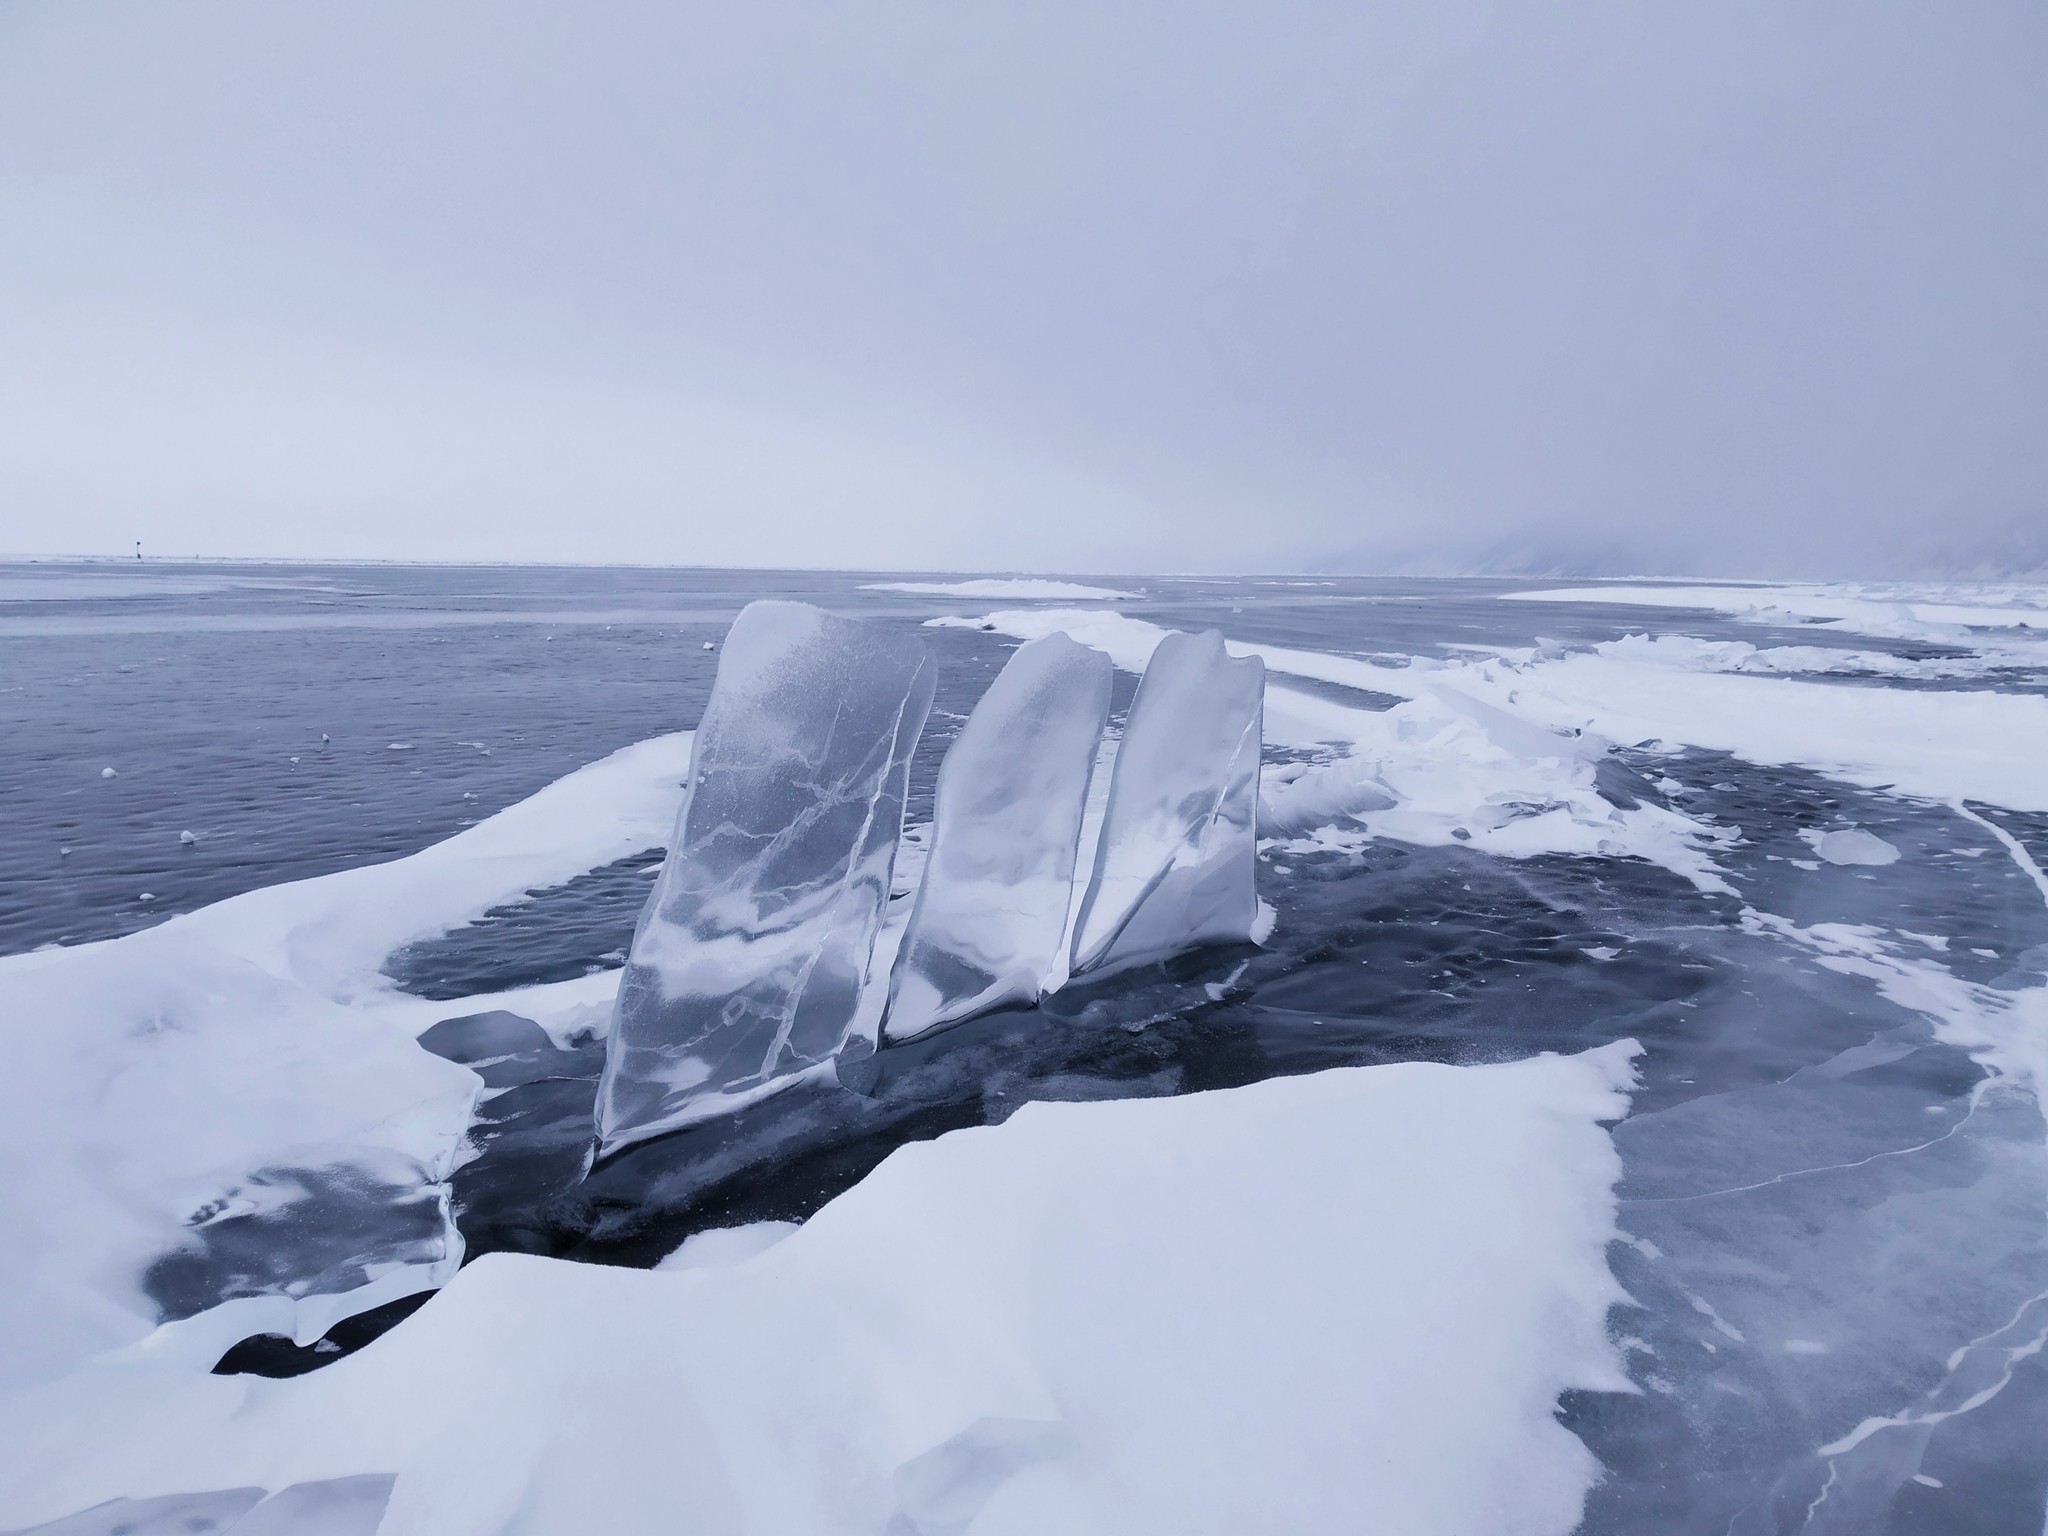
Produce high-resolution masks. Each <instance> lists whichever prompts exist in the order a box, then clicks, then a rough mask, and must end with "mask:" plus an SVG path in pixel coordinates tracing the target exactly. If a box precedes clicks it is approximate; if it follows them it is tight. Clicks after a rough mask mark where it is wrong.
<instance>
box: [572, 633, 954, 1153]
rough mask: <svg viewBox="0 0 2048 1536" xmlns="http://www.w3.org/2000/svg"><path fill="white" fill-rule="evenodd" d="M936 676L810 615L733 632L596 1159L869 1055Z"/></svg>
mask: <svg viewBox="0 0 2048 1536" xmlns="http://www.w3.org/2000/svg"><path fill="white" fill-rule="evenodd" d="M933 679H934V667H933V663H932V659H931V656H930V653H929V652H928V651H927V650H926V648H925V646H924V645H923V643H922V642H920V641H918V640H916V639H913V638H910V637H908V636H903V635H897V634H892V633H890V632H889V631H887V630H884V629H879V628H876V627H874V626H871V625H867V624H862V623H858V622H856V621H854V620H852V619H842V618H837V617H835V616H833V615H831V614H828V613H825V612H824V611H822V610H821V609H817V608H813V607H811V606H809V605H808V604H804V603H791V602H759V603H752V604H750V605H748V607H747V608H746V609H745V610H744V611H742V612H741V614H740V616H739V618H737V619H736V620H734V621H733V626H732V630H731V632H730V633H729V634H728V635H727V636H726V642H725V645H724V647H723V648H722V650H721V651H720V655H719V663H718V677H717V681H716V682H715V683H714V684H713V686H712V690H711V700H710V703H709V704H707V705H706V706H705V710H704V719H703V722H702V723H701V724H700V725H699V726H698V728H697V736H696V742H695V744H694V746H693V747H692V749H691V759H690V791H689V794H688V795H687V796H686V797H685V799H684V802H683V809H682V814H681V817H680V819H679V821H678V823H677V827H676V833H675V836H674V838H673V839H671V841H670V845H669V852H668V858H667V861H666V862H665V863H664V864H663V865H662V870H661V876H660V878H659V879H658V880H657V881H656V882H655V886H654V891H653V893H652V895H651V896H650V897H649V899H648V903H647V908H646V910H645V911H644V912H642V914H641V916H640V925H639V928H638V930H637V931H636V932H635V933H634V936H633V947H632V949H631V951H630V953H629V956H628V959H627V962H626V969H625V974H624V977H623V978H622V980H621V982H620V986H619V997H618V1003H617V1006H616V1009H615V1011H614V1015H613V1023H612V1030H611V1036H610V1040H609V1043H608V1045H607V1048H606V1054H605V1069H604V1077H603V1079H602V1081H601V1083H600V1084H599V1088H598V1099H597V1128H598V1140H599V1148H600V1151H601V1152H611V1151H614V1150H616V1149H617V1148H619V1147H622V1146H625V1145H627V1144H629V1143H631V1142H634V1141H639V1140H643V1139H645V1138H647V1137H649V1136H653V1135H657V1134H659V1133H660V1132H662V1131H665V1130H670V1129H672V1128H674V1127H677V1126H680V1125H684V1124H687V1123H688V1122H690V1121H693V1120H697V1119H700V1118H703V1117H704V1116H706V1115H708V1114H713V1113H716V1112H717V1111H718V1110H719V1109H721V1108H724V1107H728V1106H729V1105H731V1104H732V1103H734V1102H738V1101H744V1100H745V1099H746V1098H748V1097H752V1096H754V1095H755V1094H756V1093H758V1092H759V1091H760V1090H763V1089H765V1088H768V1087H770V1086H772V1085H775V1084H777V1083H778V1082H779V1081H781V1080H784V1079H787V1078H789V1077H791V1076H793V1075H794V1074H796V1073H799V1072H801V1071H803V1070H805V1069H807V1068H809V1067H813V1066H816V1065H818V1064H820V1063H824V1062H827V1061H830V1060H832V1059H833V1057H834V1056H835V1055H838V1054H839V1053H840V1052H841V1050H842V1048H845V1050H846V1051H848V1052H849V1053H851V1054H864V1053H865V1051H866V1050H869V1049H872V1045H873V1042H872V1041H868V1040H858V1039H854V1038H851V1035H852V1028H851V1027H852V1024H853V1020H854V1016H855V1013H856V1010H857V1007H858V1004H859V1001H860V992H861V986H862V983H863V982H864V981H865V980H866V976H867V968H868V960H869V954H870V952H871V950H872V949H873V946H874V941H875V932H876V929H877V928H878V927H879V926H880V924H881V919H882V909H883V904H884V903H885V902H886V901H887V900H888V895H889V878H890V873H891V870H892V868H893V866H894V863H895V857H896V840H897V838H898V836H899V835H900V834H901V832H902V828H903V797H904V790H905V786H906V782H907V779H908V775H909V766H910V754H911V751H912V749H913V748H915V747H916V745H917V738H918V735H919V733H920V732H922V731H923V729H924V721H925V714H926V712H927V711H928V710H929V709H930V708H931V701H932V684H933Z"/></svg>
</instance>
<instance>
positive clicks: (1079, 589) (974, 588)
mask: <svg viewBox="0 0 2048 1536" xmlns="http://www.w3.org/2000/svg"><path fill="white" fill-rule="evenodd" d="M861 590H862V591H863V592H917V593H922V594H925V595H927V596H931V597H1023V598H1049V599H1054V600H1061V599H1064V600H1072V599H1074V598H1090V597H1143V596H1144V595H1145V594H1144V593H1142V592H1120V591H1118V590H1117V589H1116V588H1114V587H1091V586H1088V585H1086V584H1084V583H1082V582H1078V581H1046V580H1044V579H1042V578H1039V577H1035V576H1031V577H991V576H982V577H977V578H976V579H975V580H973V581H871V582H868V583H866V584H865V585H863V586H862V587H861Z"/></svg>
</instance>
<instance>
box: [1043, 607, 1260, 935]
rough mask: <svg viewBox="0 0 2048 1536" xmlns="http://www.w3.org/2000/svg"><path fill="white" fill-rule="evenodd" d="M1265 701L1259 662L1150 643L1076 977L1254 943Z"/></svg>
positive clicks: (1186, 644)
mask: <svg viewBox="0 0 2048 1536" xmlns="http://www.w3.org/2000/svg"><path fill="white" fill-rule="evenodd" d="M1265 693H1266V669H1265V664H1264V663H1263V662H1261V661H1260V660H1259V658H1258V657H1256V656H1246V657H1243V658H1240V659H1233V658H1232V657H1231V656H1230V654H1229V653H1228V652H1227V651H1225V650H1224V648H1223V636H1222V635H1221V634H1219V633H1218V632H1217V631H1215V630H1213V629H1212V630H1207V631H1205V632H1203V633H1202V634H1199V635H1186V634H1180V633H1174V634H1170V635H1168V636H1167V637H1166V638H1165V639H1164V640H1162V641H1160V642H1159V648H1158V649H1157V650H1156V651H1154V652H1153V653H1152V660H1151V663H1150V664H1149V665H1148V666H1147V667H1146V668H1145V676H1144V679H1143V680H1142V681H1141V682H1140V683H1139V684H1138V694H1137V697H1136V698H1135V699H1133V700H1132V702H1131V712H1130V717H1129V719H1128V721H1127V722H1126V724H1125V727H1124V738H1123V744H1122V746H1121V747H1120V748H1119V749H1118V751H1117V757H1116V772H1115V775H1114V776H1113V777H1112V778H1111V779H1110V787H1109V806H1108V809H1107V811H1106V812H1105V813H1104V816H1103V823H1102V835H1101V837H1100V838H1099V839H1098V841H1097V843H1096V847H1095V869H1094V873H1093V876H1092V878H1091V880H1090V882H1089V887H1088V893H1087V895H1086V897H1085V898H1084V899H1083V901H1082V904H1081V913H1080V917H1079V920H1078V921H1077V922H1076V924H1075V932H1074V948H1073V970H1074V972H1075V974H1077V975H1078V974H1079V973H1081V972H1083V971H1096V972H1108V971H1116V970H1122V969H1124V968H1125V967H1127V966H1133V965H1144V964H1146V963H1148V962H1150V961H1153V960H1161V959H1164V958H1166V957H1167V956H1168V955H1172V954H1176V953H1178V952H1179V951H1181V950H1184V949H1193V948H1195V947H1197V946H1199V945H1203V944H1228V943H1233V942H1240V941H1243V940H1246V939H1249V938H1250V937H1251V932H1252V923H1253V920H1254V919H1255V918H1256V916H1257V914H1258V893H1257V890H1256V889H1255V870H1256V861H1257V854H1258V800H1259V788H1258V785H1259V732H1260V726H1261V723H1262V719H1263V715H1264V705H1265Z"/></svg>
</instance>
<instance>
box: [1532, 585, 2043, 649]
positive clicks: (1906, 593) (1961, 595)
mask: <svg viewBox="0 0 2048 1536" xmlns="http://www.w3.org/2000/svg"><path fill="white" fill-rule="evenodd" d="M1501 596H1502V597H1503V598H1505V599H1508V600H1510V601H1514V602H1525V603H1618V604H1621V605H1623V606H1625V607H1635V608H1705V609H1710V610H1712V611H1714V612H1717V613H1726V614H1731V615H1733V616H1735V617H1737V618H1742V619H1748V620H1750V621H1751V622H1754V623H1759V624H1788V623H1790V624H1797V623H1810V622H1816V621H1818V622H1821V623H1824V624H1826V625H1827V627H1829V628H1833V629H1845V630H1851V631H1853V632H1855V633H1857V634H1864V635H1887V636H1891V637H1893V638H1896V639H1903V640H1933V639H1952V638H1963V639H1967V638H1968V631H1969V630H1971V629H1976V628H1988V629H2012V628H2021V629H2036V630H2048V587H2038V586H1979V585H1976V584H1973V583H1966V582H1965V583H1880V584H1861V583H1841V584H1827V585H1817V586H1798V585H1783V586H1780V585H1774V584H1769V585H1757V586H1718V587H1716V586H1697V587H1695V586H1654V587H1646V586H1627V585H1620V584H1617V585H1614V586H1598V587H1560V588H1555V589H1551V590H1547V591H1542V592H1503V593H1502V594H1501Z"/></svg>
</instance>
